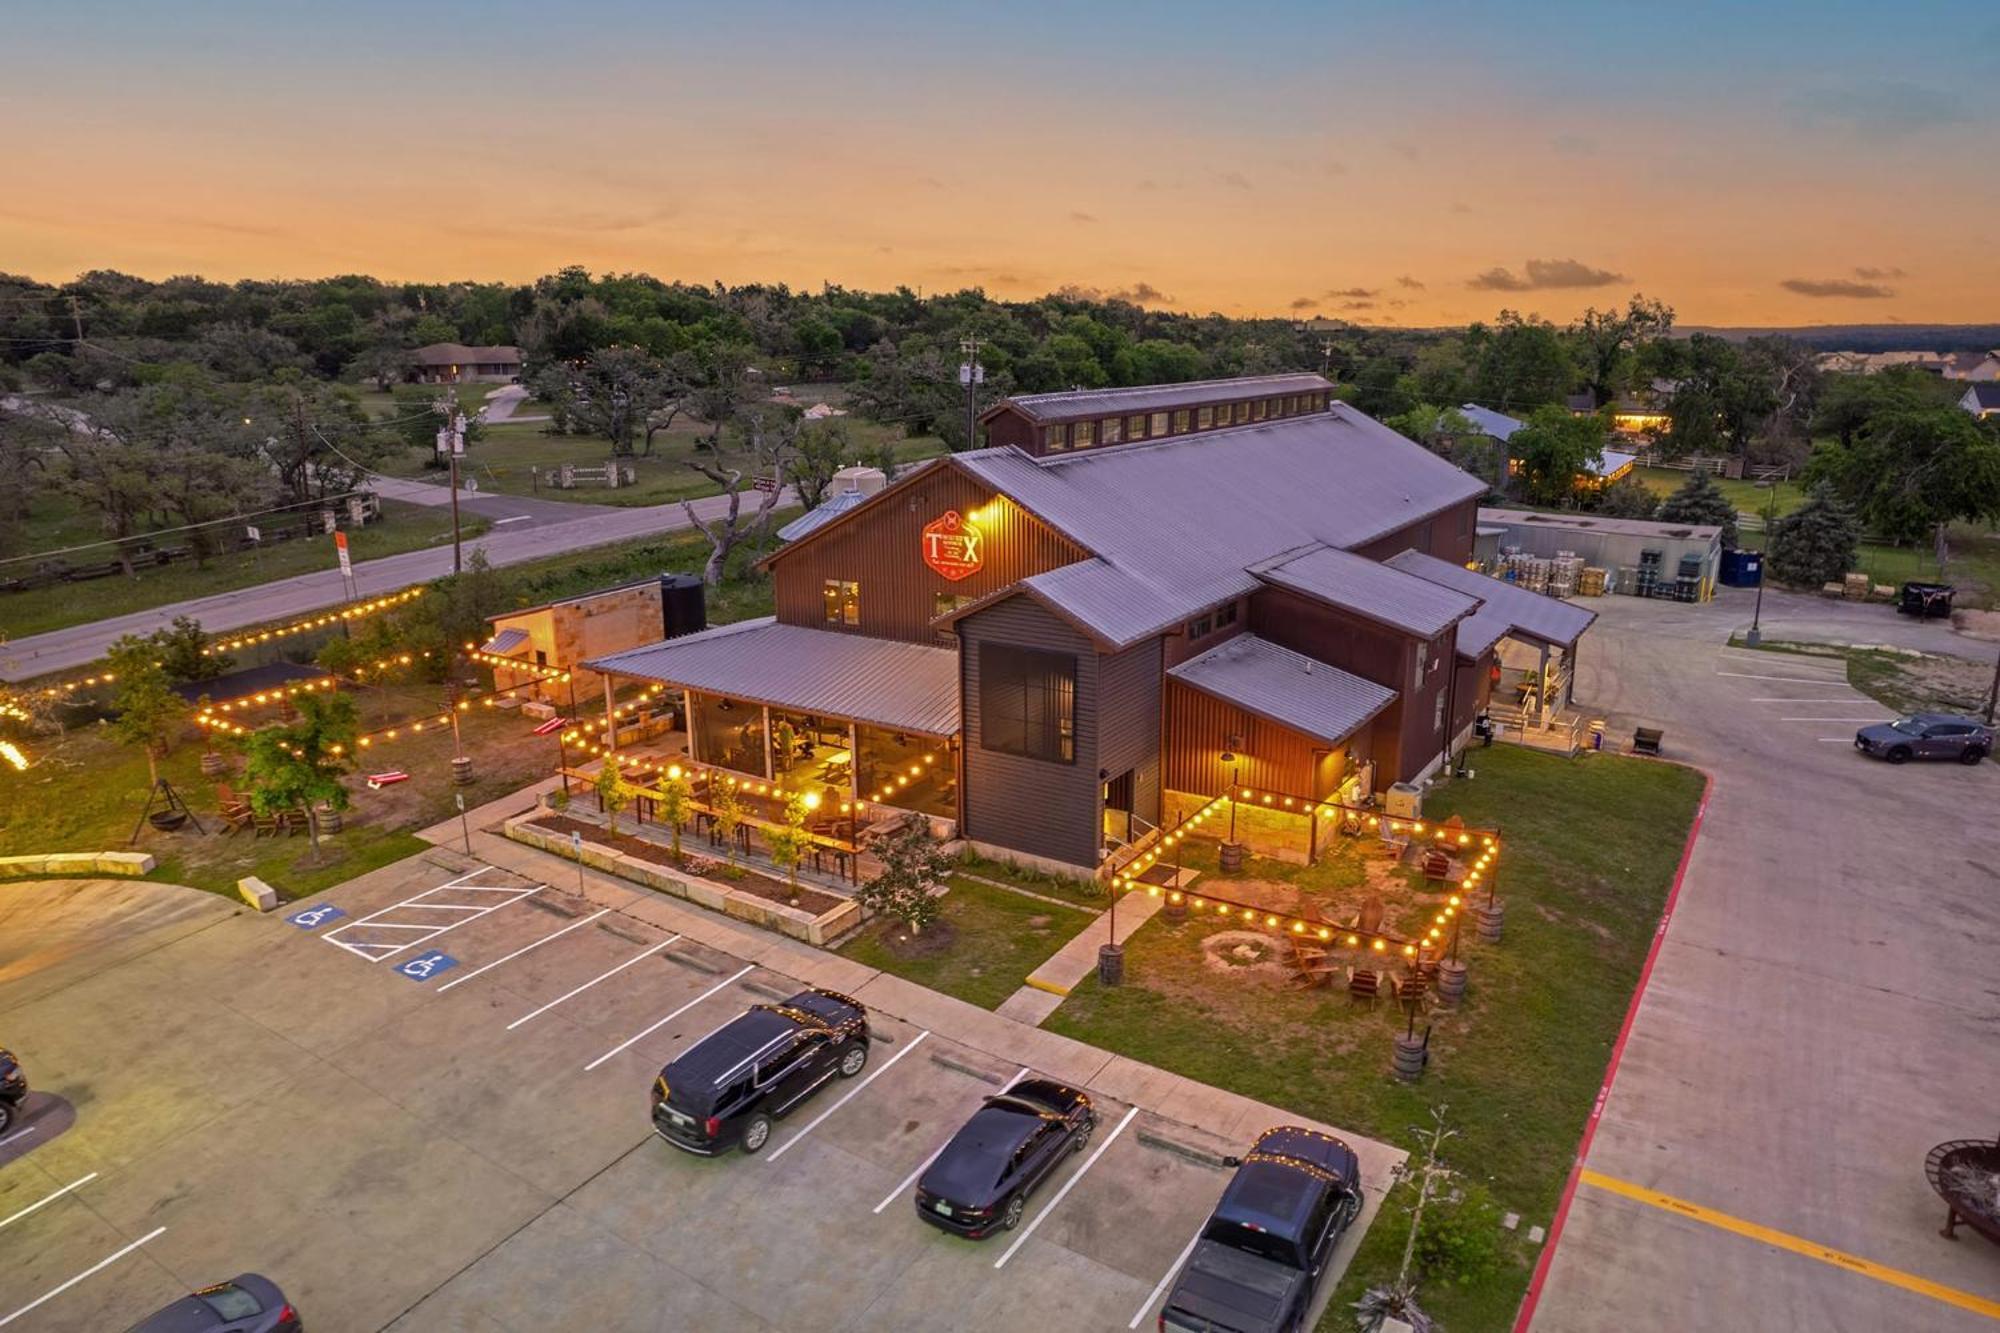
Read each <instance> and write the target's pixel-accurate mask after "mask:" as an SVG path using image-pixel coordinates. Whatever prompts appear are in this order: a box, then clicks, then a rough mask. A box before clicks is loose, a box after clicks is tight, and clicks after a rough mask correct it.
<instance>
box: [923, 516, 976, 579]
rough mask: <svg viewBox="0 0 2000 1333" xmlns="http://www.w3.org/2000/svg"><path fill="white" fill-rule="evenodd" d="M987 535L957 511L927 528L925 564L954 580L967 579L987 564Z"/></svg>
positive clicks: (925, 535)
mask: <svg viewBox="0 0 2000 1333" xmlns="http://www.w3.org/2000/svg"><path fill="white" fill-rule="evenodd" d="M984 542H985V534H984V533H982V532H980V530H979V528H978V527H977V526H976V525H974V524H973V523H971V522H969V521H968V520H966V519H965V518H963V517H962V516H960V514H959V512H958V511H957V510H956V509H947V510H946V511H945V512H944V514H943V516H942V517H939V518H934V519H932V520H931V521H930V522H928V523H926V524H924V563H925V564H927V565H929V566H930V567H931V568H932V569H934V570H936V571H937V572H938V573H940V574H942V575H944V576H945V577H946V578H948V579H950V580H952V581H953V582H954V583H955V582H957V581H958V580H959V579H962V578H968V577H970V576H971V575H974V574H977V573H978V572H979V569H980V566H982V565H984V564H985V563H986V548H985V544H984Z"/></svg>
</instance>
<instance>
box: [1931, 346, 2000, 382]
mask: <svg viewBox="0 0 2000 1333" xmlns="http://www.w3.org/2000/svg"><path fill="white" fill-rule="evenodd" d="M1944 377H1945V378H1946V379H1948V380H1969V381H1971V382H1972V383H1975V384H1992V383H1995V382H2000V352H1954V353H1952V354H1951V355H1950V356H1949V357H1946V358H1945V366H1944Z"/></svg>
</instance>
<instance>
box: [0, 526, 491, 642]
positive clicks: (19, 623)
mask: <svg viewBox="0 0 2000 1333" xmlns="http://www.w3.org/2000/svg"><path fill="white" fill-rule="evenodd" d="M39 507H40V506H39V504H38V508H39ZM60 508H61V505H60V502H52V503H51V512H52V513H53V512H55V511H57V510H60ZM57 521H59V522H60V521H64V520H57ZM489 526H490V525H489V524H488V523H487V521H486V520H485V519H483V518H473V517H470V516H468V517H467V518H466V519H465V520H464V521H463V522H462V523H461V524H460V529H461V532H462V533H463V535H464V536H465V537H466V538H467V539H468V540H469V539H471V538H473V537H476V536H479V535H480V534H481V533H484V532H485V531H486V530H487V528H488V527H489ZM101 535H102V534H101V533H95V534H94V536H93V537H91V538H86V540H94V539H95V536H101ZM450 540H451V511H450V510H449V509H441V508H431V507H427V506H424V505H413V504H404V503H402V502H401V501H398V500H384V501H383V502H382V518H381V520H380V521H379V522H376V523H371V524H369V525H368V526H367V527H365V528H360V529H357V530H356V531H354V532H352V533H350V534H349V536H348V542H349V550H350V551H351V552H352V553H353V557H354V559H355V560H356V561H362V560H374V559H377V558H379V557H381V556H385V555H396V554H399V553H401V552H403V551H416V550H422V549H423V548H425V547H428V546H435V545H438V544H439V543H443V542H449V541H450ZM98 558H100V559H101V558H105V557H103V556H100V557H98ZM335 568H338V562H337V560H336V558H335V556H334V550H333V541H332V539H331V538H314V539H310V540H307V539H296V540H293V541H288V542H283V543H277V544H273V545H272V546H270V547H269V548H267V549H265V550H260V551H238V552H231V553H230V554H227V555H218V556H215V557H213V558H212V559H210V560H209V562H208V564H207V565H206V566H202V567H196V566H195V565H192V564H188V563H185V562H183V563H180V564H174V565H169V566H166V567H164V568H161V567H158V566H141V567H140V568H139V571H138V573H137V575H136V576H135V577H133V578H129V579H128V578H124V577H122V576H118V575H113V576H112V577H110V578H102V579H92V580H90V581H89V582H87V583H59V584H53V585H51V586H49V587H45V588H33V589H30V590H28V591H26V592H7V593H0V637H5V638H20V637H21V636H23V635H27V634H40V633H42V632H44V631H46V630H52V629H62V628H64V627H66V626H69V625H81V624H85V623H88V622H89V621H93V620H102V619H105V618H106V617H108V616H118V615H124V614H126V613H127V612H131V611H144V610H148V609H150V608H152V607H155V606H164V605H166V604H168V603H170V602H179V601H184V600H186V599H188V598H191V597H205V596H207V595H209V594H211V593H218V592H230V591H232V590H234V589H236V588H248V587H251V586H253V585H255V584H259V583H267V582H269V581H271V580H272V579H281V578H288V577H290V576H291V575H293V574H308V573H311V572H313V571H314V570H320V569H335Z"/></svg>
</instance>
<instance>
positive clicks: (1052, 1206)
mask: <svg viewBox="0 0 2000 1333" xmlns="http://www.w3.org/2000/svg"><path fill="white" fill-rule="evenodd" d="M1137 1114H1139V1108H1138V1107H1136V1106H1135V1107H1133V1108H1132V1109H1131V1110H1129V1111H1127V1112H1126V1113H1125V1118H1124V1119H1123V1120H1120V1121H1119V1122H1118V1128H1116V1129H1114V1130H1112V1131H1111V1133H1110V1134H1108V1135H1107V1136H1106V1137H1105V1140H1104V1142H1102V1143H1100V1144H1098V1145H1097V1151H1096V1152H1094V1153H1092V1154H1091V1155H1090V1156H1088V1157H1086V1158H1084V1160H1083V1165H1082V1166H1080V1167H1078V1168H1077V1169H1076V1174H1075V1175H1073V1176H1071V1177H1070V1178H1069V1179H1068V1180H1065V1181H1064V1182H1063V1186H1062V1188H1061V1189H1059V1190H1057V1191H1056V1197H1055V1198H1053V1199H1050V1200H1049V1203H1048V1207H1046V1208H1044V1209H1042V1211H1040V1212H1039V1213H1036V1214H1035V1220H1034V1221H1032V1222H1030V1223H1028V1225H1027V1226H1025V1227H1023V1228H1022V1229H1021V1234H1020V1235H1018V1236H1016V1237H1015V1238H1014V1243H1013V1244H1012V1245H1009V1246H1008V1247H1007V1252H1006V1253H1005V1254H1003V1255H1001V1256H1000V1257H999V1258H998V1259H995V1260H994V1261H993V1266H994V1267H995V1268H1002V1267H1005V1266H1006V1263H1007V1261H1008V1260H1009V1259H1012V1258H1013V1257H1014V1252H1015V1251H1017V1250H1019V1249H1020V1248H1021V1247H1022V1246H1023V1245H1026V1244H1027V1243H1028V1237H1030V1236H1032V1235H1034V1234H1035V1228H1036V1227H1038V1226H1040V1225H1041V1224H1042V1223H1043V1222H1045V1221H1047V1220H1048V1216H1049V1214H1050V1213H1053V1212H1054V1211H1055V1210H1056V1208H1057V1206H1058V1205H1060V1204H1061V1203H1062V1201H1063V1200H1064V1199H1066V1198H1068V1197H1069V1192H1070V1191H1071V1190H1073V1189H1075V1188H1076V1182H1077V1181H1079V1180H1082V1179H1083V1177H1084V1174H1085V1173H1086V1172H1088V1171H1089V1170H1090V1168H1091V1167H1093V1166H1096V1165H1097V1159H1098V1158H1100V1157H1102V1156H1104V1150H1105V1149H1106V1148H1109V1147H1110V1146H1111V1145H1112V1144H1114V1143H1116V1142H1117V1141H1118V1136H1119V1135H1120V1134H1123V1133H1124V1132H1125V1126H1127V1125H1129V1124H1131V1123H1132V1117H1133V1116H1135V1115H1137Z"/></svg>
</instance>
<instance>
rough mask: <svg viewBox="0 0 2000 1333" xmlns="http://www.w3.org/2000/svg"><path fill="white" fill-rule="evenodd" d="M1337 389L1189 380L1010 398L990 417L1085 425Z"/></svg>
mask: <svg viewBox="0 0 2000 1333" xmlns="http://www.w3.org/2000/svg"><path fill="white" fill-rule="evenodd" d="M1332 388H1333V385H1332V383H1331V382H1330V381H1328V380H1327V379H1325V378H1324V377H1323V376H1319V375H1312V374H1286V375H1243V376H1238V377H1236V378H1233V379H1224V380H1189V381H1187V382H1185V383H1181V384H1142V385H1137V386H1135V387H1133V388H1129V389H1069V390H1064V391H1062V392H1058V393H1028V394H1020V395H1017V396H1016V397H1013V398H1005V399H1002V400H1001V401H1000V402H998V403H995V404H994V405H993V406H992V407H991V408H989V409H987V414H989V415H990V414H991V413H992V412H997V411H999V410H1000V409H1002V408H1006V407H1012V408H1015V409H1016V410H1018V411H1019V412H1020V413H1021V415H1023V416H1025V417H1028V418H1030V419H1032V420H1034V421H1043V422H1053V421H1080V420H1085V419H1088V418H1091V417H1113V416H1118V415H1120V414H1122V413H1125V412H1151V411H1155V410H1159V409H1164V408H1173V407H1193V406H1196V405H1198V404H1200V403H1233V402H1239V401H1242V400H1244V399H1249V398H1269V397H1271V396H1272V395H1274V394H1285V393H1322V392H1327V391H1330V390H1331V389H1332Z"/></svg>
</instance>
